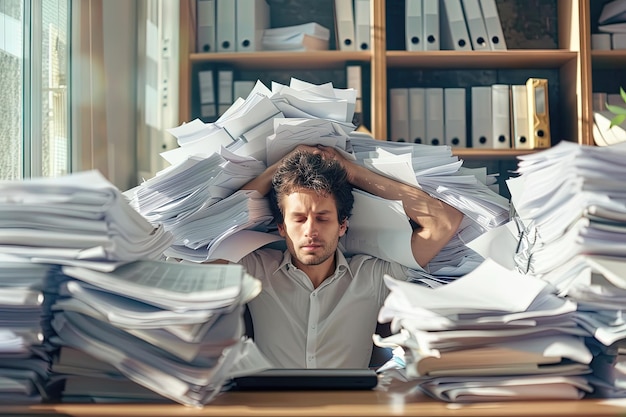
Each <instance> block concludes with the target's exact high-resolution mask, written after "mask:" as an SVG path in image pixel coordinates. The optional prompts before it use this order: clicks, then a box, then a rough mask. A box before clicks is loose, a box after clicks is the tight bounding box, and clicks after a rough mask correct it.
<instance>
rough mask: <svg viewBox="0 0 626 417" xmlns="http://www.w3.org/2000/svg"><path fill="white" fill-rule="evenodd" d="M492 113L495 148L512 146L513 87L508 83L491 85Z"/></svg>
mask: <svg viewBox="0 0 626 417" xmlns="http://www.w3.org/2000/svg"><path fill="white" fill-rule="evenodd" d="M491 114H492V129H493V131H492V134H493V148H494V149H510V148H511V89H510V86H509V85H508V84H494V85H492V86H491Z"/></svg>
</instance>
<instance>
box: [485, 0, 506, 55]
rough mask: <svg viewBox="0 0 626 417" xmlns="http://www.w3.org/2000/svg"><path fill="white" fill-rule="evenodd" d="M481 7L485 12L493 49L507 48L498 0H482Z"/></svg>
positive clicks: (486, 25)
mask: <svg viewBox="0 0 626 417" xmlns="http://www.w3.org/2000/svg"><path fill="white" fill-rule="evenodd" d="M480 9H481V11H482V13H483V19H484V21H485V28H486V29H487V36H489V45H490V46H491V50H492V51H498V50H506V40H505V39H504V34H503V33H502V23H501V22H500V15H499V14H498V8H497V7H496V0H480Z"/></svg>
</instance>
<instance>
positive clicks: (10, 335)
mask: <svg viewBox="0 0 626 417" xmlns="http://www.w3.org/2000/svg"><path fill="white" fill-rule="evenodd" d="M13 222H14V225H15V223H17V224H19V223H20V221H19V220H17V221H16V220H13ZM8 230H9V229H8V228H7V231H8ZM52 268H53V267H52V266H50V265H38V264H34V263H32V262H30V261H28V260H27V259H23V258H20V257H16V256H9V255H3V254H1V253H0V379H1V380H2V381H3V383H2V384H0V403H2V402H7V401H12V402H20V403H38V402H41V401H42V400H49V399H50V398H51V397H53V396H54V392H52V390H51V389H49V388H47V387H48V386H49V381H50V362H51V354H50V353H51V351H52V348H51V345H50V343H49V338H50V335H51V332H50V331H49V325H48V323H46V321H47V320H49V314H50V299H51V297H52V294H51V293H52V292H53V289H50V288H49V287H48V279H47V278H48V275H49V274H50V273H51V270H52Z"/></svg>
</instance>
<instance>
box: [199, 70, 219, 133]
mask: <svg viewBox="0 0 626 417" xmlns="http://www.w3.org/2000/svg"><path fill="white" fill-rule="evenodd" d="M213 77H214V75H213V70H212V69H209V70H203V71H199V72H198V82H199V85H200V118H201V119H202V120H204V121H205V122H207V121H213V120H215V118H216V117H217V105H216V103H215V82H214V80H213Z"/></svg>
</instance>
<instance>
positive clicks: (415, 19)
mask: <svg viewBox="0 0 626 417" xmlns="http://www.w3.org/2000/svg"><path fill="white" fill-rule="evenodd" d="M426 1H428V0H426ZM422 3H423V0H406V3H405V5H404V6H405V7H404V28H405V29H404V34H405V45H406V50H407V51H423V50H424V38H423V36H424V18H423V16H422Z"/></svg>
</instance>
